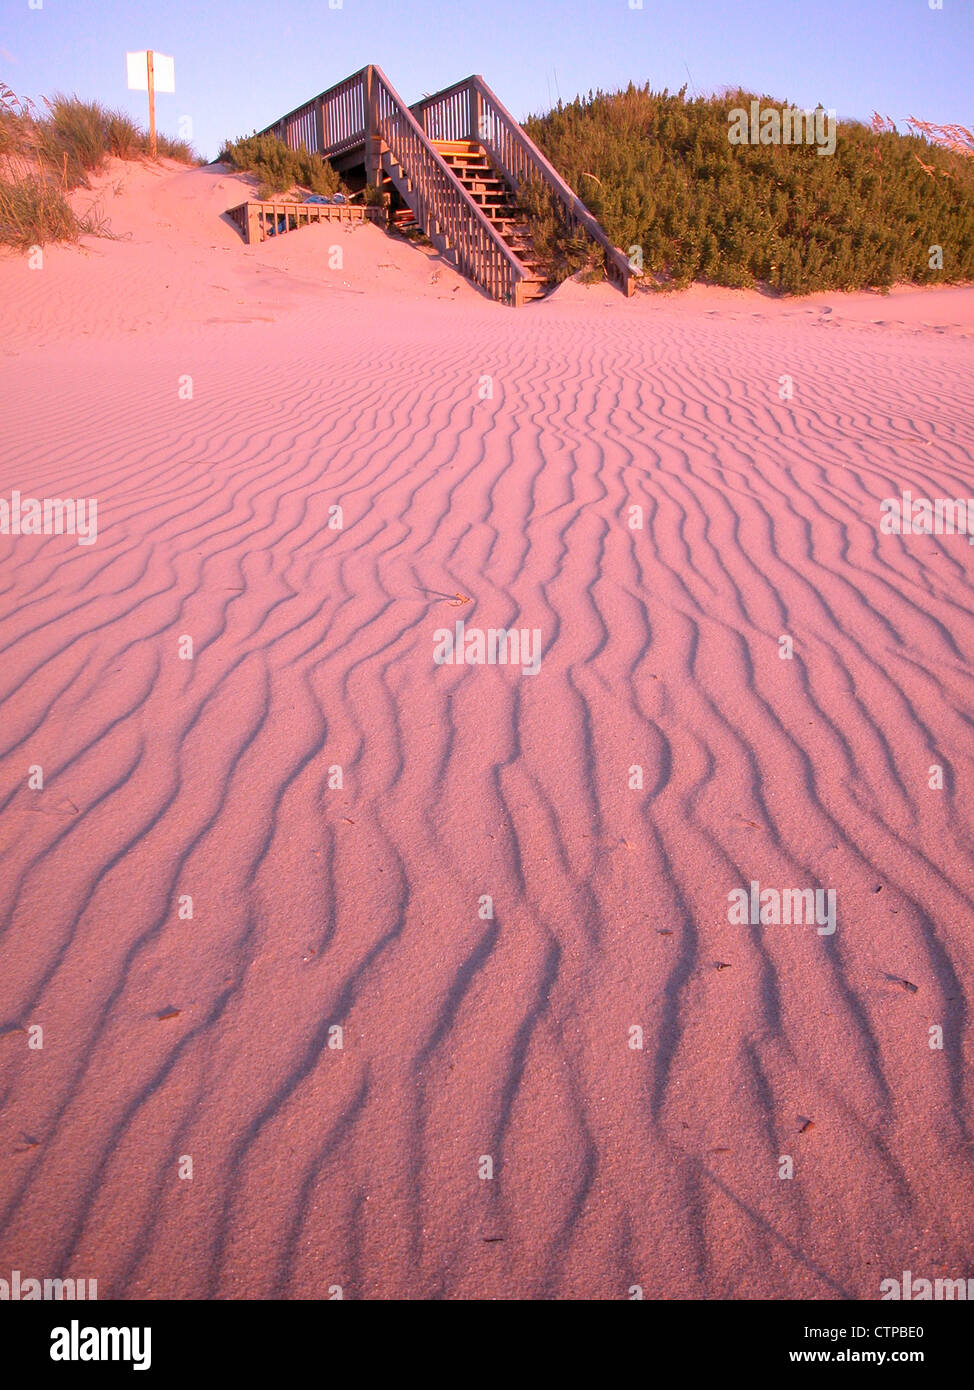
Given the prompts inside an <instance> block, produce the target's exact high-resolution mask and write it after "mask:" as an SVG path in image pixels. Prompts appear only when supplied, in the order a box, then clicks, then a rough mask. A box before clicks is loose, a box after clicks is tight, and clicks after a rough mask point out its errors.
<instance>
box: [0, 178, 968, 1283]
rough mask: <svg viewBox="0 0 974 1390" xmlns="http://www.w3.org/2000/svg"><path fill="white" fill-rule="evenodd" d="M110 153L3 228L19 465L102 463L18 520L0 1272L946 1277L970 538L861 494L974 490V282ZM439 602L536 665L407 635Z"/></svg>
mask: <svg viewBox="0 0 974 1390" xmlns="http://www.w3.org/2000/svg"><path fill="white" fill-rule="evenodd" d="M114 172H115V176H116V181H118V177H119V174H118V171H117V170H116V171H114ZM126 178H127V180H128V183H127V186H126V187H125V188H123V189H121V190H120V191H119V192H118V193H117V194H115V193H114V192H112V193H111V202H112V206H111V207H109V208H108V209H107V210H108V211H109V213H110V215H111V216H112V221H113V225H114V226H115V227H116V230H119V231H120V232H122V233H126V234H128V236H129V239H128V240H122V241H118V242H105V241H91V242H88V243H86V247H85V250H84V252H79V251H76V250H68V249H64V250H53V251H50V252H48V253H47V255H46V259H45V268H44V269H43V271H40V272H31V271H29V270H27V268H26V266H25V263H24V262H23V261H19V260H18V261H14V260H7V261H4V262H3V263H2V264H0V297H2V302H3V306H4V318H5V322H7V323H9V324H10V331H9V332H8V334H7V335H5V343H4V345H3V352H4V354H5V355H4V361H3V374H2V386H0V391H2V409H3V419H4V431H3V439H2V444H0V496H2V497H6V498H9V497H10V495H11V493H12V491H13V490H14V489H18V490H19V491H20V492H21V493H22V494H23V495H24V496H32V497H37V498H43V497H52V496H58V497H63V496H71V497H78V498H80V497H85V498H88V497H95V498H97V500H98V513H97V515H98V536H97V541H96V542H95V544H93V545H90V546H82V545H79V544H78V543H77V539H76V538H75V537H72V536H68V535H51V536H44V535H40V536H24V535H22V536H7V535H3V536H0V653H2V659H0V698H2V702H3V703H2V709H3V716H2V723H0V850H2V856H3V863H2V870H0V922H2V926H0V980H2V981H3V987H2V998H0V1154H2V1156H3V1162H2V1164H0V1273H2V1272H3V1271H5V1270H6V1269H7V1268H17V1269H20V1270H22V1271H25V1272H31V1273H36V1274H38V1275H40V1274H51V1275H53V1274H58V1273H63V1274H75V1275H77V1276H88V1277H97V1278H98V1281H99V1293H100V1295H101V1296H102V1297H107V1296H110V1295H114V1296H119V1297H126V1298H163V1297H186V1298H188V1297H192V1298H200V1297H294V1298H319V1297H328V1296H329V1291H330V1290H332V1289H333V1288H334V1287H335V1286H338V1287H340V1288H341V1289H342V1290H343V1292H344V1296H345V1297H348V1298H367V1297H380V1298H393V1297H405V1298H425V1297H448V1298H482V1297H483V1298H520V1297H527V1298H540V1297H566V1298H584V1297H595V1298H625V1297H627V1296H629V1290H630V1287H631V1286H633V1285H639V1286H640V1287H641V1288H642V1289H643V1290H644V1294H645V1296H646V1297H647V1298H649V1297H658V1298H673V1297H718V1298H724V1297H751V1298H754V1297H764V1298H783V1297H801V1298H822V1299H828V1298H837V1297H863V1298H874V1297H877V1296H878V1292H879V1282H880V1280H881V1279H882V1278H884V1277H888V1276H897V1277H898V1276H899V1274H900V1272H901V1271H902V1270H903V1269H911V1270H913V1271H914V1272H915V1273H916V1274H926V1275H928V1277H934V1276H937V1275H963V1274H966V1272H967V1270H968V1262H969V1258H970V1248H971V1236H972V1222H971V1215H970V1213H971V1211H972V1209H974V1177H972V1172H974V1170H972V1162H971V1160H972V1150H971V1102H972V1090H971V1080H970V1077H971V1035H970V1019H969V1010H970V979H971V967H972V947H971V922H972V915H974V914H972V895H974V887H972V885H974V876H972V875H974V841H972V835H971V828H970V827H971V809H972V798H971V792H970V787H971V779H972V774H974V758H972V742H971V726H972V715H974V678H972V671H971V655H972V651H974V611H972V610H974V548H972V547H971V546H970V545H969V544H968V543H967V539H966V537H965V536H959V535H908V536H897V535H886V534H881V532H880V527H879V520H880V503H881V501H882V500H883V499H884V498H890V497H899V496H900V495H901V493H902V492H903V490H904V489H908V490H910V491H911V492H912V493H913V494H914V495H915V496H917V497H928V498H955V497H965V498H966V497H967V496H968V495H971V494H974V482H972V474H971V438H972V430H971V425H972V405H974V390H972V377H971V335H972V333H974V291H971V290H949V291H946V290H945V291H942V292H938V293H925V294H922V295H921V294H918V293H917V292H905V291H904V292H898V293H896V294H894V295H891V296H889V297H886V298H884V297H881V296H865V295H864V296H853V297H849V298H847V299H846V298H843V297H840V296H833V297H831V298H829V297H827V296H816V297H814V299H812V300H799V301H792V302H774V301H771V300H768V299H764V298H762V297H761V296H759V295H756V294H743V293H740V292H730V291H719V290H705V289H696V290H694V291H693V292H691V293H690V294H689V295H687V296H680V297H672V298H670V297H664V298H660V297H652V296H639V297H637V298H636V299H635V300H632V301H629V302H627V301H625V300H624V299H623V298H622V297H621V296H619V295H618V294H616V293H615V292H614V291H611V290H609V289H603V288H596V289H586V288H584V287H583V286H580V285H575V284H569V285H566V286H564V287H563V288H562V289H561V290H560V291H558V292H557V293H556V294H555V295H554V296H553V297H552V298H551V299H550V300H548V301H546V302H544V303H542V304H540V305H535V306H531V307H529V308H527V309H524V310H523V311H518V312H515V311H512V310H507V309H504V308H502V307H500V306H497V305H494V304H491V303H489V302H487V301H486V300H484V299H483V298H482V297H481V296H480V295H479V294H478V292H477V291H476V290H474V289H473V288H471V287H470V286H469V285H468V284H467V283H466V282H465V281H463V280H461V279H460V278H459V277H457V276H456V275H455V274H454V273H453V272H452V271H451V270H450V269H449V268H448V267H446V266H444V265H443V263H442V262H441V261H440V260H439V258H436V257H428V256H426V255H425V254H424V253H421V252H419V251H417V250H415V249H413V248H410V247H408V246H405V245H402V244H398V243H396V242H394V241H392V240H391V239H390V238H387V237H386V236H385V235H384V234H383V233H382V232H381V231H379V230H378V229H376V228H373V227H363V228H357V229H355V230H354V231H349V232H345V231H344V230H343V231H341V232H340V233H338V232H337V231H336V230H335V229H333V228H327V227H323V228H310V229H307V230H306V231H302V232H300V233H296V234H294V235H293V236H289V237H284V238H281V239H280V241H279V242H277V243H276V244H271V243H267V244H265V246H264V247H262V248H260V249H259V250H249V249H248V248H245V247H244V246H243V245H242V243H241V242H240V239H239V237H238V235H237V233H236V232H235V231H234V230H233V229H232V228H231V227H229V226H228V225H227V224H225V223H223V222H221V221H219V220H218V217H217V214H218V213H219V212H220V211H221V210H222V208H223V207H225V206H229V205H230V203H231V202H233V201H234V200H235V198H236V196H237V185H238V184H239V181H236V182H235V181H234V180H233V179H232V178H231V177H230V176H229V175H226V174H224V173H221V172H220V170H219V169H217V170H212V169H210V170H201V171H194V172H192V173H190V174H187V173H181V172H176V171H174V170H166V171H164V172H161V173H160V172H158V171H156V172H151V171H138V172H134V173H129V174H127V175H126ZM106 187H108V188H109V189H111V184H108V185H106ZM241 196H242V195H241ZM161 219H162V220H165V221H167V222H169V223H171V228H166V227H161V226H160V225H159V223H160V220H161ZM339 236H340V237H341V245H342V246H343V249H344V250H345V253H346V254H345V255H344V257H343V260H344V266H343V269H342V271H341V272H337V271H329V270H328V268H327V248H328V246H329V245H331V244H334V243H335V242H336V240H337V238H338V237H339ZM434 277H435V278H434ZM828 310H830V311H831V312H826V311H828ZM874 319H876V320H882V322H881V323H877V322H874V321H873V320H874ZM187 376H189V377H191V378H192V399H180V395H179V387H180V382H181V380H183V379H184V378H185V377H187ZM783 376H788V377H791V378H792V380H793V396H792V398H791V399H784V400H783V399H781V396H780V379H781V378H782V377H783ZM485 379H489V380H485ZM335 506H340V507H341V509H342V523H343V524H342V526H341V528H340V529H336V528H334V527H333V526H332V525H330V524H329V523H330V521H333V520H334V515H335V514H334V513H333V511H331V508H333V507H335ZM633 507H638V508H641V509H642V521H643V525H642V529H633V526H632V524H631V523H632V521H633V520H634V519H635V518H636V516H637V515H638V514H637V513H634V512H633V511H632V510H631V509H632V508H633ZM462 598H465V599H467V600H469V601H467V602H463V601H462ZM458 621H462V622H463V623H464V624H465V627H466V630H467V631H469V630H470V629H481V630H487V629H499V628H511V627H516V628H518V629H522V628H523V629H526V630H529V631H534V630H539V631H540V634H541V646H542V659H541V665H540V670H539V672H538V673H537V674H536V675H529V674H528V675H526V674H522V671H521V670H520V669H519V668H517V667H512V666H502V665H488V664H479V665H453V664H450V665H446V664H440V665H438V664H436V663H435V662H434V648H435V644H436V636H435V634H436V633H437V631H438V630H440V629H445V628H453V626H454V625H455V624H456V623H457V622H458ZM782 636H790V637H791V638H792V639H793V657H792V658H791V659H782V657H781V656H780V655H779V652H780V650H781V644H780V638H781V637H782ZM185 637H190V638H191V639H192V644H193V656H192V658H191V659H183V658H182V657H181V655H180V650H181V641H182V639H184V638H185ZM931 765H940V766H942V767H943V769H944V786H943V788H942V789H933V788H931V787H930V785H929V769H930V767H931ZM36 766H40V767H41V768H42V769H43V788H42V789H33V788H31V787H30V786H29V784H28V777H29V769H30V768H32V767H36ZM634 767H639V768H641V770H642V773H641V775H642V785H641V787H640V786H638V785H636V786H633V785H631V783H632V782H633V781H634V780H635V781H636V782H637V783H638V781H639V778H638V775H636V776H634V774H633V772H632V769H633V768H634ZM339 770H340V780H341V785H340V786H339V785H336V784H337V782H338V780H339ZM752 881H757V882H759V883H760V885H762V887H764V886H776V887H778V888H786V887H794V888H799V889H801V888H805V887H811V888H821V889H823V890H828V889H834V890H835V892H836V903H837V911H836V930H835V932H834V934H831V935H825V934H821V933H820V932H819V931H818V929H817V927H816V926H815V925H808V924H803V925H785V924H781V925H773V924H768V925H757V926H751V925H738V924H733V923H731V922H730V921H729V920H728V902H729V897H728V895H729V894H730V893H731V892H732V891H733V890H735V889H736V888H738V887H740V886H745V887H746V886H747V885H749V884H750V883H751V882H752ZM485 895H486V896H488V897H489V898H490V899H491V901H492V916H491V915H489V913H488V909H487V908H486V907H485V905H484V897H485ZM186 896H190V897H191V898H192V918H191V919H189V918H187V917H186V916H185V915H183V916H181V915H180V909H181V903H182V911H183V913H184V914H185V912H186V910H187V909H186V905H185V898H186ZM32 1025H41V1026H42V1027H43V1048H42V1049H36V1048H31V1047H30V1046H29V1041H30V1038H31V1034H30V1033H29V1032H28V1031H27V1030H28V1029H30V1028H31V1026H32ZM336 1026H338V1027H340V1028H341V1030H342V1037H341V1042H342V1046H341V1047H337V1046H335V1045H334V1044H335V1043H336V1041H337V1040H338V1039H337V1035H336V1034H335V1033H334V1029H335V1027H336ZM933 1026H939V1027H941V1028H942V1030H943V1046H942V1048H937V1047H931V1045H930V1043H931V1035H930V1031H929V1030H930V1029H931V1027H933ZM634 1027H638V1028H639V1029H641V1030H642V1036H641V1039H640V1038H639V1036H638V1034H634V1033H633V1032H632V1030H633V1028H634ZM640 1040H641V1042H642V1046H641V1048H640V1047H635V1046H633V1045H632V1044H633V1042H634V1041H635V1042H638V1041H640ZM187 1155H188V1156H190V1157H191V1159H192V1178H191V1179H189V1178H185V1177H180V1166H181V1163H182V1166H183V1169H184V1170H185V1168H186V1165H185V1163H184V1162H183V1159H184V1156H187ZM783 1156H790V1157H791V1158H792V1160H793V1165H794V1176H793V1177H792V1178H790V1179H784V1178H782V1177H780V1176H779V1172H780V1171H781V1159H782V1157H783ZM485 1157H488V1158H490V1159H491V1160H492V1165H493V1176H492V1177H482V1176H481V1175H480V1174H481V1173H482V1172H484V1171H486V1165H485V1164H484V1158H485Z"/></svg>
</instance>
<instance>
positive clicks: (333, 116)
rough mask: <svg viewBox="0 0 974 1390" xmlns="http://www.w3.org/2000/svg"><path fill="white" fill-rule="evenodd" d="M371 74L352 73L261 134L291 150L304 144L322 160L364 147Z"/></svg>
mask: <svg viewBox="0 0 974 1390" xmlns="http://www.w3.org/2000/svg"><path fill="white" fill-rule="evenodd" d="M368 73H369V69H368V68H367V67H364V68H361V69H360V70H359V71H358V72H353V73H352V75H351V77H346V78H345V79H344V81H342V82H337V83H336V84H335V86H334V87H329V88H328V89H327V91H324V92H319V93H318V95H317V96H316V97H312V98H311V100H310V101H306V102H304V103H303V104H302V105H301V106H296V107H295V108H294V110H293V111H289V112H288V113H287V115H286V116H280V117H278V119H277V120H276V121H274V122H273V123H272V124H271V125H269V126H265V127H264V129H263V130H260V131H258V132H257V133H258V135H276V136H277V138H278V139H279V140H283V141H284V143H285V144H286V145H287V146H289V148H290V149H292V150H296V149H297V148H298V146H299V145H302V144H303V145H304V146H305V148H306V149H307V150H308V151H309V152H310V153H311V154H320V155H321V156H322V157H323V158H328V157H329V156H332V157H333V156H335V155H339V154H342V153H343V152H344V151H345V150H346V149H351V148H353V147H354V146H355V145H359V144H361V143H362V141H363V140H364V139H365V136H366V133H367V132H366V126H367V123H368V102H367V93H366V86H367V77H368Z"/></svg>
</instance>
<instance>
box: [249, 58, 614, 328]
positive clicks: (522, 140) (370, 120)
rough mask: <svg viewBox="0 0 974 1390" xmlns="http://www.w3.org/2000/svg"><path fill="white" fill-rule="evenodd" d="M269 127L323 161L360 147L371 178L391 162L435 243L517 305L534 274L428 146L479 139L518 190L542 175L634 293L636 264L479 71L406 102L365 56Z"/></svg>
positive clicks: (570, 222) (573, 222)
mask: <svg viewBox="0 0 974 1390" xmlns="http://www.w3.org/2000/svg"><path fill="white" fill-rule="evenodd" d="M271 133H273V134H274V135H276V136H277V138H278V139H280V140H283V141H284V142H285V144H287V145H288V146H289V148H291V149H297V148H298V146H299V145H302V144H303V145H304V146H305V147H306V148H307V149H308V151H309V152H311V153H317V154H320V155H321V156H322V157H323V158H325V159H334V158H337V157H338V156H340V155H348V154H350V153H351V151H353V150H355V149H356V148H357V147H358V146H359V145H362V146H364V149H365V156H364V158H365V167H366V178H367V181H368V182H373V181H375V180H377V179H378V176H379V165H380V163H384V162H385V161H387V160H388V161H389V163H390V164H391V165H392V166H393V167H387V168H386V172H387V173H388V175H389V177H390V178H391V179H392V181H393V183H394V184H395V185H396V187H397V188H398V189H399V192H400V194H401V195H402V196H403V198H404V199H405V201H406V202H407V203H408V204H409V206H410V207H411V208H412V210H413V213H414V215H415V217H416V220H417V222H418V223H419V225H420V226H421V227H422V229H423V231H424V232H426V234H427V236H428V237H429V238H430V240H431V241H432V242H433V244H434V245H435V246H436V247H437V248H438V249H439V250H440V251H442V252H444V253H449V254H450V255H452V257H453V259H454V260H455V261H456V264H457V268H458V269H459V270H460V271H462V273H463V274H464V275H467V276H468V277H469V278H470V279H471V280H474V281H475V282H476V283H477V284H478V285H480V286H482V288H484V289H485V290H487V292H488V293H489V294H490V295H491V296H492V297H493V298H494V299H501V300H504V301H505V302H507V303H512V304H518V303H520V302H521V295H522V289H521V286H522V283H523V282H524V281H525V280H528V279H530V278H531V276H530V274H529V272H528V270H527V268H526V266H525V265H524V264H523V262H522V261H520V260H519V259H518V257H517V255H516V254H515V253H514V252H513V251H512V250H511V248H510V247H509V246H508V245H507V243H506V242H505V241H504V239H503V238H502V237H501V236H500V235H499V234H498V232H497V230H496V229H495V227H494V226H493V224H492V223H491V221H490V219H489V218H488V217H487V216H486V215H485V213H484V212H483V210H482V208H481V207H480V206H479V205H478V204H477V203H476V202H475V201H474V199H473V198H472V197H471V196H470V194H469V193H468V192H467V189H466V188H465V187H464V186H463V184H462V183H461V182H460V180H459V179H458V178H457V177H456V175H455V174H454V172H453V170H452V169H451V168H450V166H449V165H448V164H447V162H446V161H445V160H444V159H443V157H442V156H441V155H440V153H439V151H438V150H437V149H436V148H435V147H434V145H433V144H432V143H431V142H432V141H433V140H462V139H468V140H476V141H478V143H479V144H481V145H483V146H484V148H485V149H486V150H487V153H488V155H489V156H490V158H491V159H492V160H493V161H494V163H495V164H496V165H497V167H498V169H499V170H500V171H501V172H502V173H503V174H504V175H505V177H506V178H507V180H508V182H509V183H510V184H511V185H512V187H513V188H514V189H515V191H517V190H519V189H521V188H522V187H523V186H524V184H525V183H526V182H528V180H530V179H533V178H537V179H540V180H541V181H542V182H543V183H544V184H545V185H546V187H547V188H548V189H549V191H550V192H551V193H552V194H553V195H554V196H555V197H556V198H557V199H558V201H559V202H560V203H561V206H562V209H563V213H564V217H565V222H566V225H567V226H568V228H569V230H570V231H575V230H576V229H577V228H581V229H582V230H583V231H584V232H585V233H586V234H587V235H588V236H589V237H590V238H591V240H592V241H594V242H595V243H596V245H598V246H600V247H601V248H602V250H603V251H604V252H605V264H606V272H607V274H608V276H609V278H610V280H613V281H615V282H616V283H617V284H618V285H619V286H620V287H621V288H622V289H623V290H624V292H625V293H626V294H631V293H632V290H633V281H634V278H635V276H636V275H637V274H638V271H636V270H635V269H634V267H633V266H632V265H631V264H630V262H629V260H628V257H626V255H625V254H624V253H623V252H622V251H620V250H619V248H618V247H617V246H613V245H612V243H611V242H610V241H609V238H608V237H607V236H606V234H605V232H604V231H603V230H602V228H601V227H600V226H599V224H598V222H597V221H596V219H595V218H594V217H593V216H592V214H591V213H590V212H589V210H588V208H587V207H586V206H585V204H584V203H583V202H582V200H581V199H580V198H579V197H578V196H577V194H575V193H574V192H573V191H572V189H571V188H569V186H568V184H567V183H566V182H565V180H564V179H563V178H562V177H561V175H560V174H559V173H558V171H557V170H556V169H555V168H554V167H553V166H552V165H551V164H550V163H549V161H548V160H547V159H546V158H545V157H544V155H543V154H542V153H541V151H540V150H539V149H538V148H537V146H536V145H535V144H534V142H533V141H532V140H529V139H528V137H527V135H525V133H524V131H523V130H522V129H521V127H520V126H519V125H518V123H517V121H515V119H514V117H513V116H512V115H511V114H510V112H509V111H508V110H507V108H506V107H505V106H504V105H503V104H502V103H501V102H500V101H499V100H498V98H497V97H496V96H495V94H494V93H493V92H492V91H491V89H490V88H489V87H488V86H487V84H486V82H485V81H484V79H483V78H482V77H479V76H476V75H475V76H472V77H467V78H465V79H464V81H463V82H457V83H455V84H454V85H453V86H452V87H446V88H444V89H443V91H441V92H437V93H435V94H434V95H433V96H431V97H426V98H424V100H423V101H420V102H417V103H416V105H415V106H414V107H412V108H410V107H408V106H407V105H406V104H405V102H404V101H403V100H402V98H401V97H400V96H399V94H398V92H397V91H396V90H395V88H394V87H393V86H392V84H391V83H390V82H389V80H388V78H387V77H386V75H385V73H384V72H383V71H382V69H381V68H378V67H376V66H375V65H374V64H371V63H370V64H369V65H368V66H367V67H364V68H361V69H360V70H359V71H358V72H356V73H353V74H352V75H351V77H346V78H345V79H344V81H342V82H339V83H337V84H336V85H335V86H334V87H329V88H328V89H327V91H324V92H320V93H319V94H318V96H316V97H312V98H311V100H310V101H306V102H304V104H303V105H301V106H297V107H295V109H294V110H293V111H289V112H288V113H287V115H286V116H281V117H280V118H279V119H278V120H276V121H275V122H274V123H273V124H272V125H269V126H266V127H265V128H264V130H262V131H261V132H260V134H262V135H266V134H271ZM396 170H398V173H397V172H396Z"/></svg>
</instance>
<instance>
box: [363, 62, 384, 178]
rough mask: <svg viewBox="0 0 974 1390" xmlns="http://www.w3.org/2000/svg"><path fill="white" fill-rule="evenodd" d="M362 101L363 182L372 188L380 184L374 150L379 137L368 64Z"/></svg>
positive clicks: (377, 156) (378, 161) (374, 88)
mask: <svg viewBox="0 0 974 1390" xmlns="http://www.w3.org/2000/svg"><path fill="white" fill-rule="evenodd" d="M362 83H363V91H362V100H363V103H364V107H365V182H366V183H368V184H371V185H372V186H373V188H378V186H379V183H380V167H381V162H382V161H381V158H380V156H379V154H378V151H377V149H376V141H377V139H378V135H379V121H378V113H377V110H376V103H377V96H378V93H377V90H376V83H375V80H374V77H373V69H372V64H371V63H370V64H369V65H368V67H367V68H366V69H365V71H364V73H363V74H362Z"/></svg>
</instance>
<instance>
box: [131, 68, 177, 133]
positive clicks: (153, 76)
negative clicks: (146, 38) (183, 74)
mask: <svg viewBox="0 0 974 1390" xmlns="http://www.w3.org/2000/svg"><path fill="white" fill-rule="evenodd" d="M125 65H126V69H127V75H128V85H129V90H130V91H133V92H148V93H149V150H150V153H151V155H152V158H153V159H155V158H156V91H157V90H158V91H160V92H174V91H175V90H176V64H175V60H174V59H172V58H167V57H166V55H165V53H154V52H153V50H152V49H151V48H149V49H146V50H144V51H142V52H139V53H126V55H125Z"/></svg>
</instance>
